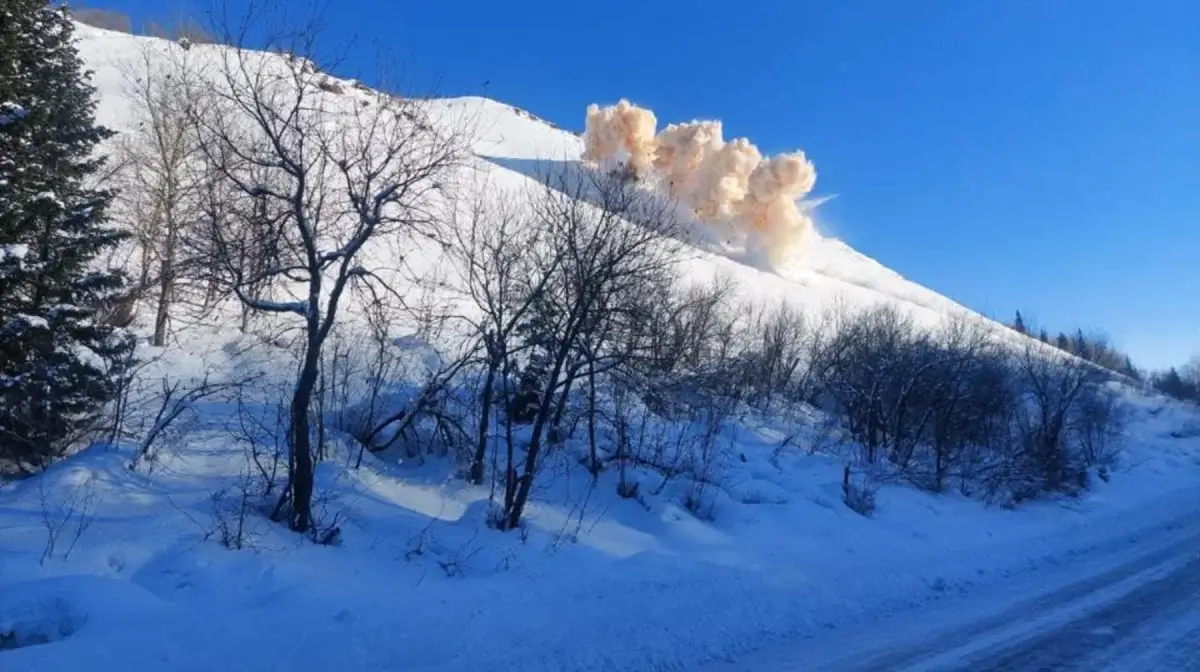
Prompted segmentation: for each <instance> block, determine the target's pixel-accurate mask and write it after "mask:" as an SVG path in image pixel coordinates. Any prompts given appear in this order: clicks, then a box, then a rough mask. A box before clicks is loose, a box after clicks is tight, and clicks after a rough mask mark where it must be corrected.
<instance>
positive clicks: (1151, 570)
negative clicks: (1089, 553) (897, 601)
mask: <svg viewBox="0 0 1200 672" xmlns="http://www.w3.org/2000/svg"><path fill="white" fill-rule="evenodd" d="M980 593H981V594H972V595H965V596H963V597H962V598H958V599H949V600H947V601H946V602H945V603H944V604H941V605H940V606H939V607H938V608H936V609H930V610H920V609H918V610H915V611H912V612H902V613H899V614H896V615H894V616H891V617H888V618H885V619H882V620H881V621H878V622H876V623H873V624H871V625H870V626H869V627H864V628H861V629H858V630H854V631H851V632H846V633H841V634H839V633H836V632H835V633H831V634H830V636H829V637H820V638H812V639H809V640H807V641H806V642H804V643H803V644H794V645H792V646H789V647H786V648H784V649H781V650H776V651H772V652H763V653H762V654H759V655H751V656H747V657H746V658H744V659H741V660H739V661H735V662H732V663H729V664H728V665H727V666H720V667H714V668H708V670H707V671H706V672H716V671H717V670H722V671H725V670H728V671H732V670H734V669H737V670H743V671H750V670H773V671H779V672H801V671H804V672H885V671H886V672H901V671H902V672H967V671H970V672H1013V671H1023V670H1031V671H1035V670H1036V671H1045V672H1052V671H1053V672H1065V671H1083V670H1087V671H1089V672H1118V671H1120V672H1138V671H1149V670H1173V671H1186V670H1197V671H1200V523H1195V522H1192V521H1190V520H1180V521H1178V522H1177V523H1176V524H1173V525H1170V526H1167V527H1164V528H1163V529H1162V530H1161V531H1160V532H1159V533H1157V534H1155V535H1154V536H1153V537H1151V538H1148V539H1140V540H1139V541H1138V542H1137V543H1134V544H1131V545H1130V547H1129V548H1128V549H1126V550H1125V552H1121V553H1115V554H1113V555H1112V556H1109V557H1107V558H1088V559H1080V560H1077V561H1075V562H1069V563H1067V562H1064V564H1063V565H1062V566H1061V567H1059V568H1057V569H1056V570H1055V571H1053V572H1048V573H1039V574H1038V575H1037V576H1031V577H1025V578H1023V579H1020V580H1014V581H1013V582H1012V583H1011V584H1009V585H1005V586H995V587H992V588H991V589H990V590H987V591H980Z"/></svg>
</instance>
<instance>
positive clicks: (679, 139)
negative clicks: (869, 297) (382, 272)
mask: <svg viewBox="0 0 1200 672" xmlns="http://www.w3.org/2000/svg"><path fill="white" fill-rule="evenodd" d="M656 127H657V119H656V118H655V116H654V112H652V111H650V110H648V109H646V108H643V107H638V106H637V105H634V104H633V103H630V102H629V101H628V100H621V101H620V102H618V103H617V104H616V105H610V106H607V107H600V106H599V105H589V106H588V109H587V124H586V130H585V133H584V141H585V149H584V154H583V158H584V159H585V160H587V161H591V162H593V163H596V164H598V165H611V164H614V163H616V164H625V165H627V166H628V167H629V168H630V169H631V170H632V171H633V172H634V173H635V174H636V175H638V176H639V177H643V178H652V179H653V180H655V181H657V182H660V183H662V184H663V185H664V186H665V187H666V189H668V190H669V191H670V192H671V195H672V196H674V197H675V198H677V199H679V200H680V201H681V202H683V203H686V204H687V205H688V206H690V207H691V208H692V210H693V211H694V212H695V214H696V217H697V218H698V219H700V220H701V221H704V222H708V223H716V222H729V223H731V224H733V226H735V227H736V228H737V229H738V230H739V232H741V233H743V234H745V235H746V236H747V238H748V239H750V240H753V241H755V242H757V243H758V244H759V245H761V246H762V248H763V249H764V250H765V251H766V252H767V253H768V254H769V255H770V257H771V258H772V260H773V261H775V262H776V263H778V262H780V261H783V260H785V259H787V258H789V257H791V256H793V255H795V254H796V253H798V252H799V251H800V250H801V249H802V248H803V245H804V244H805V243H806V242H807V240H808V238H809V236H810V235H811V234H812V232H813V222H812V219H811V218H810V217H809V216H808V215H807V214H806V212H805V211H804V210H802V209H801V208H800V207H799V204H798V203H799V201H801V200H802V199H804V197H805V196H807V195H808V194H809V192H811V191H812V188H813V185H814V183H815V182H816V179H817V172H816V169H815V168H814V167H813V165H812V162H810V161H809V160H808V159H807V158H806V157H805V156H804V153H803V152H794V153H787V154H780V155H778V156H774V157H770V158H765V157H763V156H762V154H761V153H760V152H759V151H758V148H757V147H755V146H754V144H753V143H751V142H750V141H749V140H747V139H746V138H735V139H733V140H729V141H726V140H725V139H724V137H723V135H724V134H723V129H722V127H721V122H719V121H699V120H697V121H691V122H687V123H682V124H669V125H668V126H667V127H666V128H664V129H663V130H662V131H661V132H658V133H657V134H656Z"/></svg>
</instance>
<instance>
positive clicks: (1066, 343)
mask: <svg viewBox="0 0 1200 672" xmlns="http://www.w3.org/2000/svg"><path fill="white" fill-rule="evenodd" d="M1054 345H1055V347H1057V348H1058V349H1059V350H1062V351H1063V352H1072V350H1071V339H1069V338H1067V335H1066V334H1064V333H1062V332H1061V331H1060V332H1059V333H1058V339H1057V340H1055V341H1054Z"/></svg>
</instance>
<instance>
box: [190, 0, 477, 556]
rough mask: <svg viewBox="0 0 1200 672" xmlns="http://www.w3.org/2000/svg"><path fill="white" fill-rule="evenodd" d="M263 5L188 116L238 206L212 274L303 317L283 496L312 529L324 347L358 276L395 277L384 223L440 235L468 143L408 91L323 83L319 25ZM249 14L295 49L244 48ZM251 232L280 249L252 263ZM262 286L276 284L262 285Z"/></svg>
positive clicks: (220, 226) (226, 289) (225, 285)
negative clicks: (294, 20) (335, 89)
mask: <svg viewBox="0 0 1200 672" xmlns="http://www.w3.org/2000/svg"><path fill="white" fill-rule="evenodd" d="M262 10H263V7H260V6H252V7H251V8H250V9H249V10H248V11H247V13H246V15H245V17H244V19H243V20H242V21H241V22H240V23H238V24H236V25H235V24H234V22H232V21H226V22H225V24H224V25H223V26H222V28H223V32H224V33H225V34H227V35H228V39H222V41H223V42H227V43H229V44H232V45H234V46H233V48H229V49H224V50H221V51H220V52H219V53H220V56H219V60H218V62H217V63H216V66H215V77H214V78H213V80H214V81H213V85H212V86H210V87H209V90H208V92H207V93H208V95H209V96H210V101H211V103H210V104H206V105H205V106H204V107H203V108H199V107H193V108H192V117H193V119H192V120H193V123H194V124H195V125H196V127H197V129H198V144H199V148H200V152H201V154H202V156H203V158H204V160H205V163H206V167H207V169H208V172H209V174H210V175H212V176H213V184H212V186H211V189H212V190H213V191H214V192H218V193H223V194H228V195H230V196H231V197H232V199H233V202H234V203H236V204H237V207H236V208H234V212H233V213H230V212H222V214H225V215H227V216H230V215H232V218H233V219H237V220H240V222H239V223H240V226H232V227H227V224H228V217H227V218H225V219H222V218H217V217H210V218H209V221H208V222H206V225H207V226H206V228H207V231H206V235H205V238H206V240H207V248H208V252H209V254H208V256H207V258H206V260H205V261H206V262H207V264H208V266H209V268H211V269H213V270H214V271H215V274H214V278H213V279H214V280H215V281H216V284H217V285H218V286H219V287H220V290H221V291H222V293H228V294H232V295H233V296H235V297H236V298H237V299H238V300H239V301H240V302H241V303H242V304H243V305H245V306H246V307H247V308H249V309H250V310H251V311H254V312H259V313H270V314H275V315H279V316H291V317H292V318H294V319H296V320H298V321H299V322H301V323H302V324H303V338H302V341H301V345H300V350H301V353H300V360H301V362H300V370H299V373H298V377H297V381H296V387H295V390H294V394H293V396H292V400H291V407H290V418H291V423H290V428H289V439H290V440H289V446H290V455H289V487H288V488H287V490H286V492H285V493H284V495H283V497H284V499H285V500H286V501H288V506H287V510H288V511H289V525H290V527H291V528H292V529H294V530H296V531H301V532H305V531H308V530H309V528H310V525H311V522H312V519H311V503H312V496H313V451H312V441H311V437H310V405H311V404H312V402H313V398H314V397H313V395H314V390H315V389H316V386H317V383H318V380H319V367H320V361H321V351H322V347H323V346H324V344H325V342H326V339H327V338H328V336H329V334H330V331H331V330H332V329H333V327H334V325H335V323H336V322H337V320H338V315H339V310H340V309H341V308H342V303H343V301H344V299H345V295H346V293H347V291H348V290H349V289H351V288H352V285H354V284H355V283H375V284H376V286H377V287H378V288H379V289H380V290H381V291H391V290H390V285H389V284H388V283H386V282H382V281H380V279H379V276H378V275H377V274H376V272H375V270H373V269H371V268H368V267H367V266H366V265H364V263H363V260H362V259H361V258H360V253H361V252H362V251H363V248H364V247H365V246H367V245H368V243H370V241H372V240H375V239H379V238H383V237H392V236H401V237H406V238H412V237H414V236H432V235H435V233H436V230H435V226H434V224H435V223H436V221H437V217H438V214H437V213H436V211H435V210H434V208H435V207H436V204H437V203H438V202H439V199H438V192H439V191H440V190H441V188H442V187H441V185H442V183H443V181H444V180H446V179H449V173H450V171H452V169H454V168H455V167H456V166H457V165H459V163H460V161H461V160H462V159H463V157H464V150H465V143H464V142H463V138H462V137H461V136H460V135H459V134H458V133H456V132H454V130H453V129H446V128H440V129H435V128H434V126H433V124H432V123H430V121H429V120H428V119H426V114H425V111H424V108H423V107H421V105H420V104H418V103H417V102H416V101H413V100H412V99H410V98H391V97H375V98H373V99H372V101H369V102H368V104H366V105H363V104H359V101H356V100H344V99H342V98H341V97H339V96H337V95H334V94H330V93H328V92H327V91H324V90H322V87H321V86H320V83H321V81H322V79H323V78H324V77H325V76H324V75H322V74H319V73H318V72H317V71H316V68H314V67H312V66H311V63H313V62H314V61H315V57H316V55H317V54H316V46H317V43H318V37H319V34H320V31H319V30H318V29H317V26H316V25H315V24H313V23H310V24H308V25H306V26H303V27H302V28H301V29H300V30H296V31H285V30H281V29H272V28H271V26H272V25H273V23H272V17H271V16H270V15H269V13H267V15H266V16H264V12H263V11H262ZM250 26H254V28H255V30H256V31H263V30H264V29H265V30H266V32H267V33H268V35H269V39H267V40H266V47H267V49H268V50H270V51H275V52H285V53H287V54H289V56H288V57H282V56H277V55H274V54H263V53H261V52H255V51H250V50H249V49H247V45H248V44H249V41H248V39H247V33H248V31H249V28H250ZM219 32H222V31H219ZM214 210H216V208H214ZM247 234H249V235H247ZM248 240H249V241H252V243H253V244H254V245H255V246H257V247H259V248H260V249H267V250H271V251H272V252H275V253H276V254H274V257H275V258H274V259H273V262H274V263H271V264H267V265H263V266H261V267H258V268H254V267H253V266H251V267H250V268H247V265H245V264H243V263H242V259H243V258H244V254H243V253H244V252H245V251H246V247H245V246H246V244H247V241H248ZM285 251H286V253H284V252H285ZM264 286H266V287H267V288H268V291H273V292H278V293H280V294H281V295H282V298H262V294H263V293H262V292H260V291H259V290H260V289H261V288H263V287H264ZM281 501H282V500H281Z"/></svg>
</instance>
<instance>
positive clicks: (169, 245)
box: [153, 223, 175, 347]
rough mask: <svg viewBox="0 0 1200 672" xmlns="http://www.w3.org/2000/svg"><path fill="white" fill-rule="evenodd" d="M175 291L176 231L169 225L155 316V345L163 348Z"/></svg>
mask: <svg viewBox="0 0 1200 672" xmlns="http://www.w3.org/2000/svg"><path fill="white" fill-rule="evenodd" d="M174 291H175V231H174V226H173V225H172V224H170V223H168V225H167V239H166V240H165V241H163V253H162V268H160V269H159V279H158V312H157V314H156V315H155V316H154V341H153V343H154V345H155V346H156V347H162V345H163V344H164V343H165V342H166V340H167V318H168V316H169V314H170V309H171V294H172V292H174Z"/></svg>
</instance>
